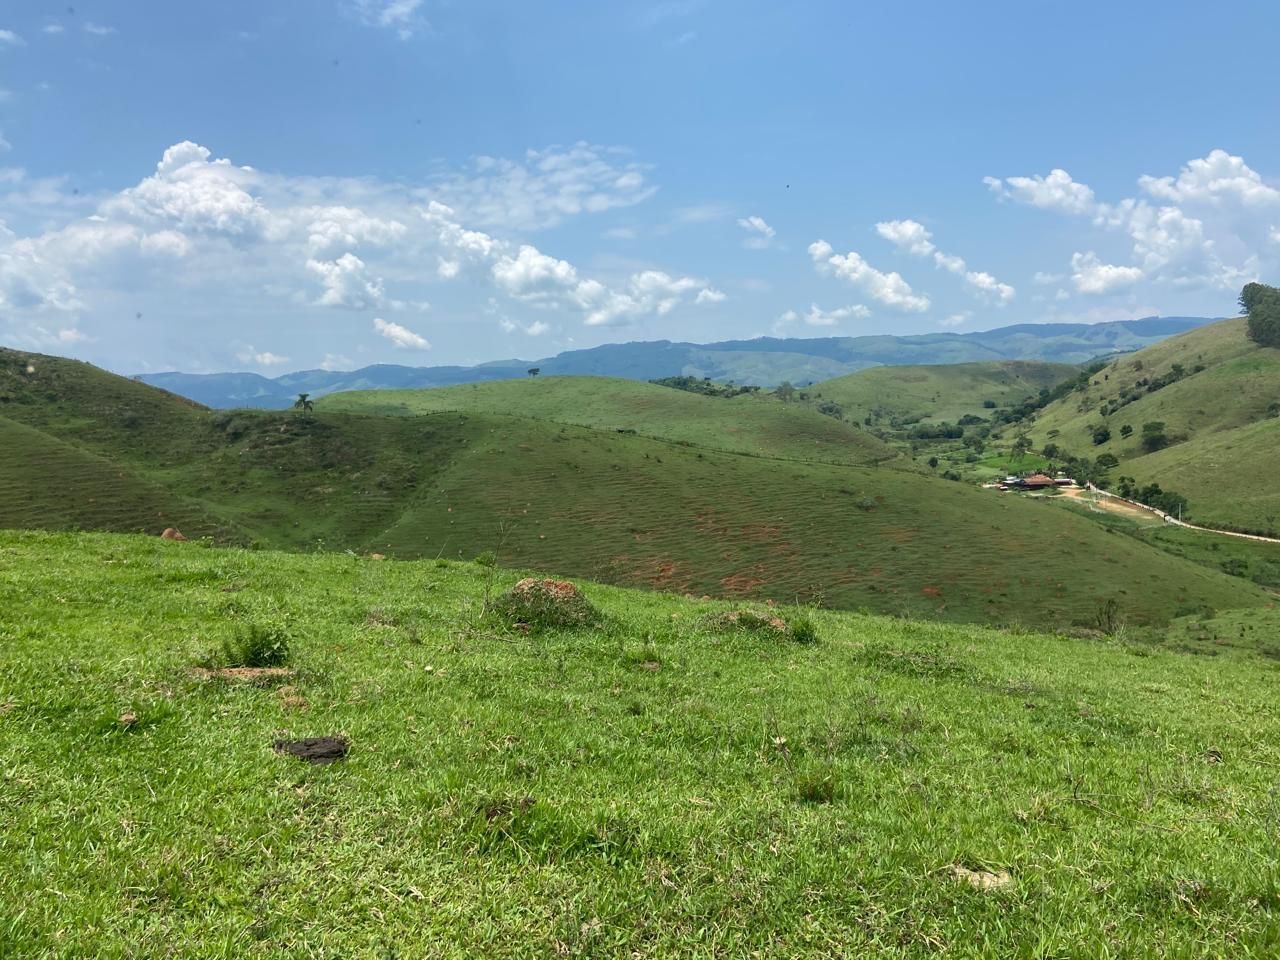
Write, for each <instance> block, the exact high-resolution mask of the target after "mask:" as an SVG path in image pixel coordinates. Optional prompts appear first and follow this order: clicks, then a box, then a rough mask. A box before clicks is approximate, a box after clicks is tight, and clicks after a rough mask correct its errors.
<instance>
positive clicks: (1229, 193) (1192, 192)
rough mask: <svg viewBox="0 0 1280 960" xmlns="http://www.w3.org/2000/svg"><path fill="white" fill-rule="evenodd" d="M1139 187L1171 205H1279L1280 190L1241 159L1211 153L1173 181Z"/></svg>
mask: <svg viewBox="0 0 1280 960" xmlns="http://www.w3.org/2000/svg"><path fill="white" fill-rule="evenodd" d="M1138 185H1139V186H1140V187H1142V189H1143V190H1145V191H1146V192H1147V193H1149V194H1150V195H1151V196H1153V197H1157V198H1158V199H1161V200H1169V201H1172V202H1173V203H1188V202H1196V201H1200V202H1210V203H1216V202H1218V201H1221V200H1228V199H1229V200H1233V201H1236V202H1238V203H1240V204H1242V205H1244V206H1247V207H1257V206H1269V205H1280V189H1276V188H1275V187H1272V186H1269V185H1268V184H1266V183H1265V182H1264V181H1263V179H1262V177H1261V175H1260V174H1258V173H1257V171H1255V170H1252V169H1251V168H1250V167H1249V165H1248V164H1247V163H1245V162H1244V158H1243V157H1236V156H1232V155H1231V154H1229V153H1227V152H1226V151H1225V150H1212V151H1210V153H1209V155H1208V156H1207V157H1204V158H1203V159H1199V160H1192V161H1190V162H1189V163H1187V164H1186V165H1185V166H1184V167H1183V168H1182V170H1181V172H1179V174H1178V176H1177V178H1176V179H1175V178H1174V177H1151V176H1146V175H1144V176H1142V177H1139V178H1138Z"/></svg>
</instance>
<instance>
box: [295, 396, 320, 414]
mask: <svg viewBox="0 0 1280 960" xmlns="http://www.w3.org/2000/svg"><path fill="white" fill-rule="evenodd" d="M310 396H311V394H309V393H300V394H298V399H297V400H295V401H293V409H295V410H301V411H302V412H303V413H310V412H311V411H312V410H313V409H315V402H314V401H313V400H310V399H308V398H309V397H310Z"/></svg>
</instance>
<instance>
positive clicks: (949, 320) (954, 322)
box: [938, 310, 973, 327]
mask: <svg viewBox="0 0 1280 960" xmlns="http://www.w3.org/2000/svg"><path fill="white" fill-rule="evenodd" d="M972 316H973V314H972V313H970V312H969V311H968V310H961V311H960V312H959V313H953V314H950V315H949V316H946V317H943V318H942V319H941V320H939V321H938V326H940V327H959V326H963V325H964V324H965V323H968V322H969V319H970V318H971V317H972Z"/></svg>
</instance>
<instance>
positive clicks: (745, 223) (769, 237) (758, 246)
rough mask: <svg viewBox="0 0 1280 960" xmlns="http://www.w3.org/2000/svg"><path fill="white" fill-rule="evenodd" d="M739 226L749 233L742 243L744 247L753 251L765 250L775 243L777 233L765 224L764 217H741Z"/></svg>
mask: <svg viewBox="0 0 1280 960" xmlns="http://www.w3.org/2000/svg"><path fill="white" fill-rule="evenodd" d="M738 226H740V227H741V228H742V229H743V230H745V231H747V234H748V236H747V239H746V240H744V241H743V242H742V244H743V246H745V247H748V248H749V249H752V250H763V249H765V248H766V247H768V246H769V244H770V243H771V242H772V241H773V237H774V234H776V233H777V231H776V230H774V229H773V227H771V226H769V224H767V223H765V220H764V217H758V216H755V215H754V214H753V215H751V216H749V217H739V218H738Z"/></svg>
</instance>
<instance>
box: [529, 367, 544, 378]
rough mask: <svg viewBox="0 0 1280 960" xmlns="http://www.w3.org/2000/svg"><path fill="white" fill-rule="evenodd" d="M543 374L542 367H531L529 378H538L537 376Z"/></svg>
mask: <svg viewBox="0 0 1280 960" xmlns="http://www.w3.org/2000/svg"><path fill="white" fill-rule="evenodd" d="M541 372H542V368H541V367H530V368H529V376H531V377H536V376H537V375H538V374H540V373H541Z"/></svg>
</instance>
